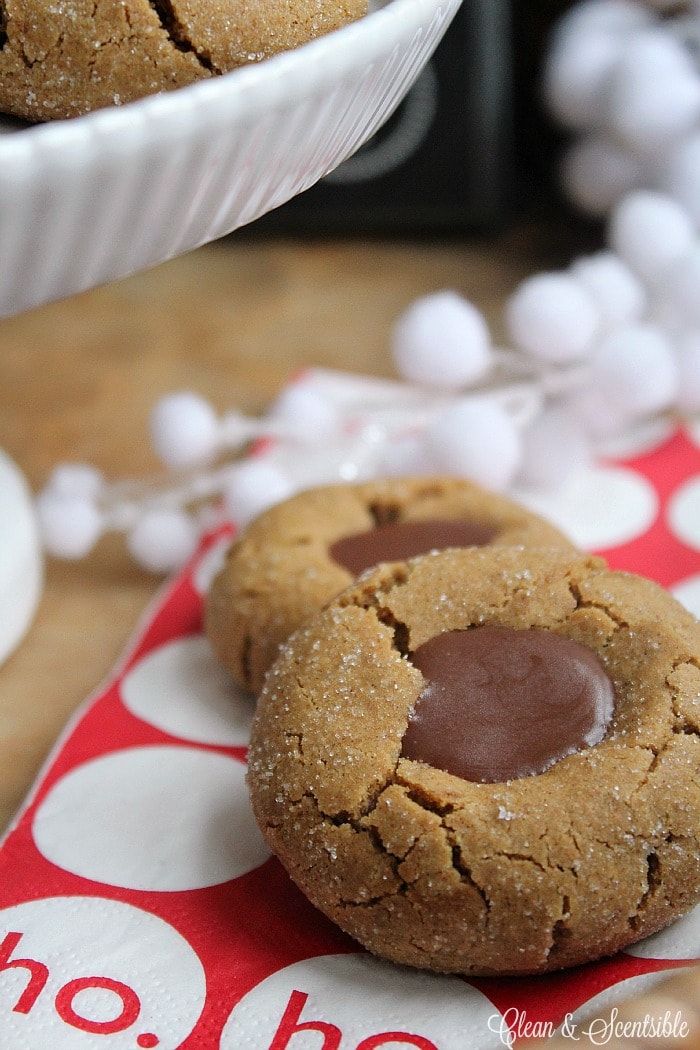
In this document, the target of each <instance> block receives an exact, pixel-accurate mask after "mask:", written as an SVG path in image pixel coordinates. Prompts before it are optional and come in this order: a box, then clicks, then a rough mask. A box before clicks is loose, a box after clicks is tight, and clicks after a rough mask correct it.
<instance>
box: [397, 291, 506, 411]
mask: <svg viewBox="0 0 700 1050" xmlns="http://www.w3.org/2000/svg"><path fill="white" fill-rule="evenodd" d="M391 350H392V354H393V357H394V362H395V364H396V367H397V369H398V371H399V373H400V374H401V375H402V376H403V377H404V378H405V379H408V380H409V381H410V382H413V383H422V384H424V385H426V386H430V387H439V388H442V389H448V390H449V389H458V388H459V387H462V386H466V385H468V384H469V383H473V382H474V381H475V380H477V379H480V378H481V377H482V376H483V375H485V373H486V372H487V371H488V369H489V367H490V364H491V336H490V333H489V329H488V325H487V324H486V321H485V319H484V316H483V314H482V313H481V312H480V311H479V310H477V308H476V307H475V306H474V305H473V304H472V303H470V302H469V301H468V300H467V299H464V298H463V297H462V296H460V295H458V294H457V293H456V292H453V291H449V290H447V291H442V292H436V293H434V294H432V295H426V296H423V297H422V298H420V299H416V300H415V302H413V303H412V304H411V305H410V306H409V307H408V309H407V310H405V311H404V313H403V314H402V315H401V316H400V317H399V318H398V320H397V321H396V323H395V325H394V328H393V331H392V336H391Z"/></svg>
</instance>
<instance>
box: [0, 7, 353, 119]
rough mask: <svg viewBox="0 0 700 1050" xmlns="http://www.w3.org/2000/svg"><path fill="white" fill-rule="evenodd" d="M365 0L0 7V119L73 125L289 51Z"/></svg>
mask: <svg viewBox="0 0 700 1050" xmlns="http://www.w3.org/2000/svg"><path fill="white" fill-rule="evenodd" d="M366 12H367V3H366V0H331V2H324V3H322V4H320V3H318V2H317V0H284V2H280V0H130V2H129V3H128V4H127V3H124V2H123V0H122V2H118V3H115V0H61V3H56V4H47V3H44V2H42V0H0V111H2V112H4V113H10V114H13V115H14V116H16V117H23V118H24V119H25V120H31V121H46V120H56V119H59V118H60V119H65V118H68V117H75V116H80V115H81V114H83V113H88V112H89V111H90V110H94V109H101V108H104V107H106V106H115V105H123V104H124V103H127V102H132V101H134V100H135V99H139V98H143V97H144V96H145V95H152V94H156V93H158V92H161V91H171V90H172V89H173V88H178V87H183V86H185V85H187V84H191V83H193V82H194V81H196V80H203V79H207V78H209V77H212V76H217V75H219V74H221V73H225V72H229V71H230V70H232V69H236V68H237V67H239V66H243V65H247V64H249V63H251V62H260V61H262V60H263V59H266V58H269V57H270V56H271V55H275V54H278V53H279V52H281V51H289V50H291V49H293V48H296V47H298V46H299V45H300V44H304V43H306V42H307V41H310V40H313V39H315V38H316V37H320V36H322V35H324V34H326V33H328V32H330V31H331V30H334V29H338V28H340V27H341V26H344V25H347V24H348V23H350V22H353V21H355V20H356V19H358V18H360V17H362V16H363V15H364V14H366Z"/></svg>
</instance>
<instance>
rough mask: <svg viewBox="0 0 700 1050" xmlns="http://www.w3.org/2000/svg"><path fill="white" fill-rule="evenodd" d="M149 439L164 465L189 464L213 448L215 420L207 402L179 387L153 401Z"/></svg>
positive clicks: (203, 458)
mask: <svg viewBox="0 0 700 1050" xmlns="http://www.w3.org/2000/svg"><path fill="white" fill-rule="evenodd" d="M150 432H151V440H152V442H153V447H154V449H155V452H156V454H157V455H158V456H159V458H160V459H161V460H162V462H163V463H165V464H166V466H169V467H190V466H196V465H197V464H200V463H203V462H206V460H208V459H209V458H210V457H211V456H212V455H213V453H214V452H215V451H216V446H217V441H218V435H219V421H218V418H217V416H216V413H215V412H214V409H213V408H212V406H211V405H210V404H209V402H208V401H207V400H206V399H205V398H203V397H201V396H200V395H199V394H195V393H192V392H191V391H188V390H183V391H181V392H180V393H175V394H169V395H167V396H166V397H163V398H161V400H160V401H158V402H157V403H156V405H155V406H154V408H153V411H152V413H151V419H150Z"/></svg>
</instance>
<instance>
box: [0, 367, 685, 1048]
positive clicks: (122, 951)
mask: <svg viewBox="0 0 700 1050" xmlns="http://www.w3.org/2000/svg"><path fill="white" fill-rule="evenodd" d="M312 379H313V377H312ZM301 381H302V382H303V381H304V380H303V379H302V380H301ZM539 509H540V510H543V511H544V512H545V513H547V514H549V516H550V517H552V518H553V519H554V520H555V521H556V522H557V523H558V524H560V525H562V526H563V527H564V528H566V529H567V530H568V531H569V533H570V534H571V535H572V538H573V539H574V540H575V541H577V542H578V543H579V544H581V545H582V546H585V547H587V548H588V549H590V550H596V551H599V552H601V553H603V554H604V555H605V556H606V557H607V558H608V561H609V563H610V565H611V566H612V567H613V568H623V569H629V570H632V571H636V572H641V573H644V574H645V575H647V576H651V577H652V578H654V579H656V580H657V581H658V582H660V583H661V584H663V585H664V586H666V587H668V588H669V589H670V590H671V591H673V592H674V593H675V594H676V596H677V597H678V598H679V599H680V600H681V601H682V602H683V603H684V604H686V605H687V606H688V607H689V608H690V609H691V610H692V611H693V612H695V613H696V614H698V613H700V429H696V430H692V429H686V430H684V431H675V432H673V433H669V432H665V433H663V434H661V435H658V434H657V435H656V436H655V437H654V439H653V440H652V439H651V438H649V441H648V442H647V444H646V445H645V447H644V448H643V449H642V450H640V449H639V448H637V449H635V450H634V451H630V450H627V452H626V453H624V454H623V453H622V452H620V454H619V455H618V456H617V458H616V459H615V460H614V461H608V462H604V463H603V462H601V463H598V464H597V465H596V466H595V468H593V469H591V470H590V471H588V472H587V473H586V474H585V475H584V476H582V477H581V478H579V479H577V480H576V482H575V483H573V484H572V485H571V486H570V487H569V489H568V490H567V491H565V492H563V493H562V494H561V495H560V496H559V497H558V498H557V499H556V500H555V501H550V502H549V503H548V504H547V505H544V504H543V503H540V505H539ZM227 540H228V536H227V534H226V533H225V532H224V533H222V534H218V535H217V536H214V537H212V538H210V539H209V540H208V541H207V542H206V543H205V544H203V546H202V549H201V550H200V551H199V553H198V555H197V557H196V558H195V559H194V560H193V562H192V564H191V565H190V566H188V567H187V569H186V570H185V571H183V572H182V573H181V574H180V575H179V576H178V577H177V578H176V579H175V580H173V581H172V582H171V583H170V584H169V585H168V586H167V587H166V588H165V590H164V591H163V592H162V594H161V596H160V597H159V599H158V600H157V601H156V603H155V604H154V606H153V607H152V608H151V609H149V610H148V612H147V614H146V616H145V617H144V619H143V621H142V623H141V624H140V625H139V626H138V628H137V630H136V632H135V637H134V639H133V642H132V644H131V646H130V648H129V651H128V652H127V653H126V654H125V655H124V657H123V659H122V661H121V662H120V664H119V666H118V667H117V668H116V669H115V670H114V672H113V673H112V675H111V677H110V678H109V680H108V681H107V682H105V683H104V684H103V685H102V686H101V687H100V688H99V689H98V691H97V692H96V694H95V695H94V696H92V697H91V698H90V699H89V700H88V701H87V702H86V704H85V705H84V707H83V708H82V710H81V711H80V712H79V714H78V715H77V717H76V718H75V719H74V721H73V723H72V724H71V725H70V726H69V727H68V729H67V730H66V732H65V733H64V735H63V738H62V739H61V740H60V742H59V743H58V745H57V747H56V749H55V751H54V754H53V756H52V757H51V759H50V761H49V762H48V764H47V766H46V768H45V769H44V770H43V772H42V773H41V775H40V777H39V780H38V782H37V784H36V785H35V788H34V790H33V791H32V793H31V795H30V797H29V798H28V799H27V801H26V803H25V805H24V806H23V808H22V810H21V812H20V813H19V814H18V816H17V818H16V820H15V822H14V824H13V826H12V828H11V829H10V831H9V832H8V834H7V835H6V837H5V839H4V842H3V843H2V845H1V846H0V1050H83V1048H85V1050H88V1048H90V1050H93V1048H94V1050H117V1048H118V1050H139V1048H141V1050H143V1048H155V1047H157V1048H159V1050H175V1048H179V1047H181V1048H183V1050H467V1048H470V1050H471V1048H473V1050H491V1048H496V1047H499V1046H503V1045H508V1044H509V1043H511V1042H514V1043H515V1045H518V1043H519V1042H520V1041H521V1037H522V1036H524V1035H525V1034H526V1032H527V1031H528V1030H529V1031H530V1032H532V1031H533V1030H534V1031H540V1032H546V1031H549V1030H553V1029H554V1028H556V1027H557V1026H558V1025H560V1024H561V1023H562V1022H563V1021H564V1019H565V1018H568V1020H567V1024H568V1025H569V1028H568V1031H569V1032H570V1033H571V1034H572V1035H575V1034H577V1032H580V1031H581V1030H582V1026H584V1025H585V1024H586V1021H585V1020H584V1017H585V1016H595V1014H596V1011H598V1012H602V1011H603V1009H604V1007H605V1005H606V1004H608V1003H609V1002H610V1001H611V996H618V997H619V996H621V993H622V992H624V993H632V992H638V991H641V990H642V989H643V988H644V987H645V986H646V985H647V984H648V983H650V982H653V981H655V980H657V979H658V978H659V976H660V975H662V974H663V972H664V971H666V970H668V969H671V968H674V967H679V966H688V965H692V964H695V963H698V962H700V908H698V909H696V910H695V911H694V912H692V913H691V914H690V915H688V916H686V917H685V918H684V919H682V920H681V921H680V922H678V923H676V924H675V925H674V926H672V927H671V928H669V929H667V930H665V931H664V932H662V933H660V934H657V935H656V936H655V937H652V938H650V939H649V940H647V941H645V942H643V943H641V944H639V945H637V946H635V947H633V948H631V949H629V951H627V952H625V953H623V954H620V955H619V956H616V957H615V958H612V959H607V960H605V961H603V962H600V963H597V964H593V965H590V966H586V967H582V968H580V969H576V970H572V971H568V972H563V973H559V974H555V975H552V976H549V977H546V978H531V979H530V978H528V979H517V980H497V979H488V980H486V979H475V980H471V981H465V980H462V979H461V978H457V977H441V976H435V975H429V974H424V973H419V972H414V971H411V970H408V969H401V968H399V967H395V966H392V965H390V964H386V963H383V962H381V961H379V960H377V959H375V958H373V957H371V956H369V955H367V954H366V953H364V952H363V951H362V950H360V949H359V948H358V946H357V945H356V944H355V943H353V942H352V941H350V940H349V939H348V938H347V937H345V936H344V935H343V934H341V933H340V932H339V931H338V930H337V929H336V928H335V927H334V926H333V925H332V924H331V923H329V922H328V921H326V920H325V918H323V917H322V916H320V915H319V914H318V913H317V912H316V911H315V910H314V909H313V908H312V907H311V906H310V905H309V904H308V903H307V902H306V900H305V899H304V898H303V897H302V896H301V894H300V893H299V892H298V891H297V890H296V889H295V888H294V886H293V885H292V884H291V883H290V882H289V880H288V878H287V876H286V875H285V873H284V872H283V870H282V868H281V867H280V865H279V864H278V862H277V861H276V860H275V858H274V857H272V856H270V854H269V851H268V849H267V847H266V845H265V844H264V842H263V840H262V838H261V836H260V834H259V832H258V830H257V828H256V826H255V823H254V821H253V818H252V814H251V810H250V806H249V802H248V797H247V794H246V788H245V781H244V777H245V757H246V742H247V738H248V730H249V726H250V721H251V716H252V700H251V698H250V697H248V696H246V695H243V694H239V693H237V692H236V691H235V689H234V688H233V687H232V685H231V683H230V681H229V680H228V679H227V678H226V677H225V675H224V674H223V673H222V672H221V671H220V670H219V668H218V667H217V666H216V664H215V662H214V660H213V658H212V655H211V653H210V650H209V646H208V644H207V641H206V639H205V638H204V636H203V634H202V630H201V611H202V600H203V594H204V592H205V590H206V588H207V585H208V582H209V580H210V578H211V575H212V573H213V572H214V571H215V568H216V566H217V565H218V563H219V559H220V556H221V553H222V550H223V547H224V545H225V543H226V542H227ZM577 1026H578V1027H577Z"/></svg>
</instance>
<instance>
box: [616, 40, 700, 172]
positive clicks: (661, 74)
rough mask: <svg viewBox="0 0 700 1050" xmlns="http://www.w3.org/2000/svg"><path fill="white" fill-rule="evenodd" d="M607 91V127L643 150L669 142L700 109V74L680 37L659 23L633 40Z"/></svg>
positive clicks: (620, 61) (683, 129)
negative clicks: (662, 27)
mask: <svg viewBox="0 0 700 1050" xmlns="http://www.w3.org/2000/svg"><path fill="white" fill-rule="evenodd" d="M607 91H608V101H607V121H608V125H609V127H610V128H611V129H613V130H614V132H615V134H616V135H617V136H619V138H620V141H621V142H622V143H624V145H625V146H627V147H628V148H629V149H632V150H638V151H639V152H642V153H651V152H652V151H654V150H660V149H664V148H665V147H667V146H668V145H669V144H670V143H671V142H673V140H674V139H677V138H678V137H680V136H681V135H682V134H684V133H685V132H687V131H688V130H689V129H690V128H691V127H692V126H693V124H694V123H695V121H696V119H697V117H698V115H699V114H700V78H699V77H698V75H697V72H696V71H695V69H694V67H693V64H692V62H691V60H690V56H689V55H688V53H687V52H686V50H685V49H684V47H683V45H682V44H681V43H680V41H678V40H677V39H676V38H675V37H674V36H673V35H671V34H670V33H667V32H666V31H665V30H663V29H661V28H655V29H651V30H648V31H647V32H644V33H640V34H638V35H637V36H636V37H635V38H634V39H633V40H631V41H629V43H628V44H627V46H626V48H625V50H624V52H623V54H622V55H621V57H620V59H619V61H618V63H617V64H616V66H615V68H614V70H613V71H612V73H611V76H610V82H609V84H608V87H607Z"/></svg>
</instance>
